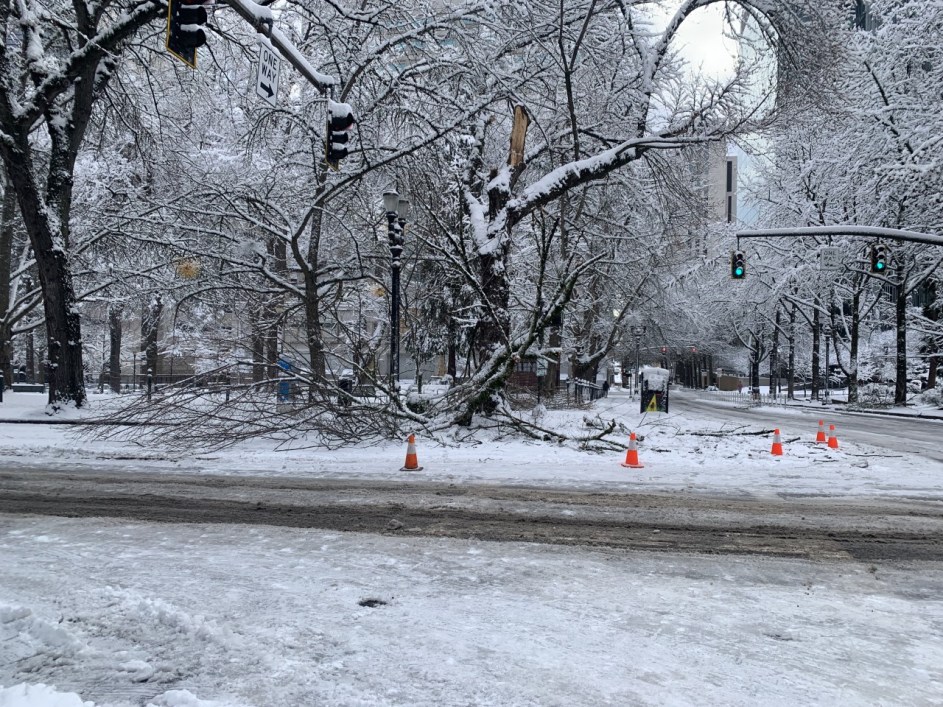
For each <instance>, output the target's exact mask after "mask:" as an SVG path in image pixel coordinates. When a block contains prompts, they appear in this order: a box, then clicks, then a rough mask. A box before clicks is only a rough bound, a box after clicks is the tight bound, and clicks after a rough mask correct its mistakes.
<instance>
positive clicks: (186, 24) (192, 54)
mask: <svg viewBox="0 0 943 707" xmlns="http://www.w3.org/2000/svg"><path fill="white" fill-rule="evenodd" d="M206 20H207V15H206V8H205V7H204V6H203V5H202V4H200V3H199V2H196V0H167V49H168V51H169V52H170V53H171V54H173V55H174V56H176V57H177V58H178V59H180V60H181V61H182V62H183V63H184V64H186V65H187V66H189V67H190V68H193V69H195V68H196V50H197V47H202V46H203V45H204V44H206V32H205V31H204V29H203V27H202V25H205V24H206Z"/></svg>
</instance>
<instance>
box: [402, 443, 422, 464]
mask: <svg viewBox="0 0 943 707" xmlns="http://www.w3.org/2000/svg"><path fill="white" fill-rule="evenodd" d="M400 471H422V467H421V466H419V457H418V456H416V435H409V439H407V440H406V463H405V464H404V465H403V468H402V469H400Z"/></svg>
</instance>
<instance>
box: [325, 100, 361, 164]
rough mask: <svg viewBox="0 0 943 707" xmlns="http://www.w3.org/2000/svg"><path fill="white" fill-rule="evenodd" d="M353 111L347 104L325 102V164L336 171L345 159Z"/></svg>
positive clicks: (352, 122) (352, 123)
mask: <svg viewBox="0 0 943 707" xmlns="http://www.w3.org/2000/svg"><path fill="white" fill-rule="evenodd" d="M354 122H355V121H354V111H353V109H352V108H351V107H350V105H348V104H347V103H335V102H334V101H332V100H328V102H327V141H326V147H325V152H326V155H327V163H328V164H329V165H330V166H331V167H333V168H334V169H337V168H338V166H339V165H340V161H341V160H342V159H344V158H345V157H347V154H348V152H349V151H348V149H347V143H348V142H349V141H350V131H351V128H352V127H353V126H354Z"/></svg>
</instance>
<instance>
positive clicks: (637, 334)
mask: <svg viewBox="0 0 943 707" xmlns="http://www.w3.org/2000/svg"><path fill="white" fill-rule="evenodd" d="M629 331H631V333H632V336H633V338H634V339H635V375H633V376H632V395H633V396H635V395H636V394H639V393H641V388H640V387H639V384H638V383H639V381H638V372H639V366H640V365H641V361H640V360H639V344H641V343H642V337H643V336H645V327H643V326H633V327H632V328H631V329H630V330H629Z"/></svg>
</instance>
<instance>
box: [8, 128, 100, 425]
mask: <svg viewBox="0 0 943 707" xmlns="http://www.w3.org/2000/svg"><path fill="white" fill-rule="evenodd" d="M0 154H2V156H3V160H4V162H5V164H6V169H7V175H8V177H9V182H10V184H11V185H12V187H13V189H14V190H15V192H16V197H17V201H18V202H19V205H20V214H21V215H22V216H23V224H24V226H25V227H26V232H27V233H28V234H29V238H30V243H31V244H32V246H33V254H34V256H35V258H36V265H37V270H38V271H39V282H40V286H41V288H42V293H43V309H44V313H45V318H46V345H47V351H48V366H47V368H46V370H47V374H48V383H49V404H50V405H52V406H53V408H54V409H55V408H58V407H60V406H61V405H62V404H63V403H71V404H73V405H75V406H76V407H82V406H83V405H85V402H86V395H85V382H84V380H83V368H82V324H81V320H80V318H79V311H78V306H77V300H76V296H75V289H74V287H73V284H72V272H71V269H70V268H69V264H68V256H67V247H66V243H65V242H64V240H63V234H62V233H61V232H59V231H57V230H56V229H55V228H54V227H53V223H52V221H51V218H50V217H51V213H50V209H49V208H48V205H47V204H46V202H45V201H44V199H43V198H42V192H41V189H40V187H39V184H38V183H37V182H36V179H35V176H34V175H35V168H34V166H33V161H32V156H31V149H30V145H29V138H28V135H27V131H25V130H17V131H16V132H14V134H12V135H7V139H6V140H3V141H0Z"/></svg>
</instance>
